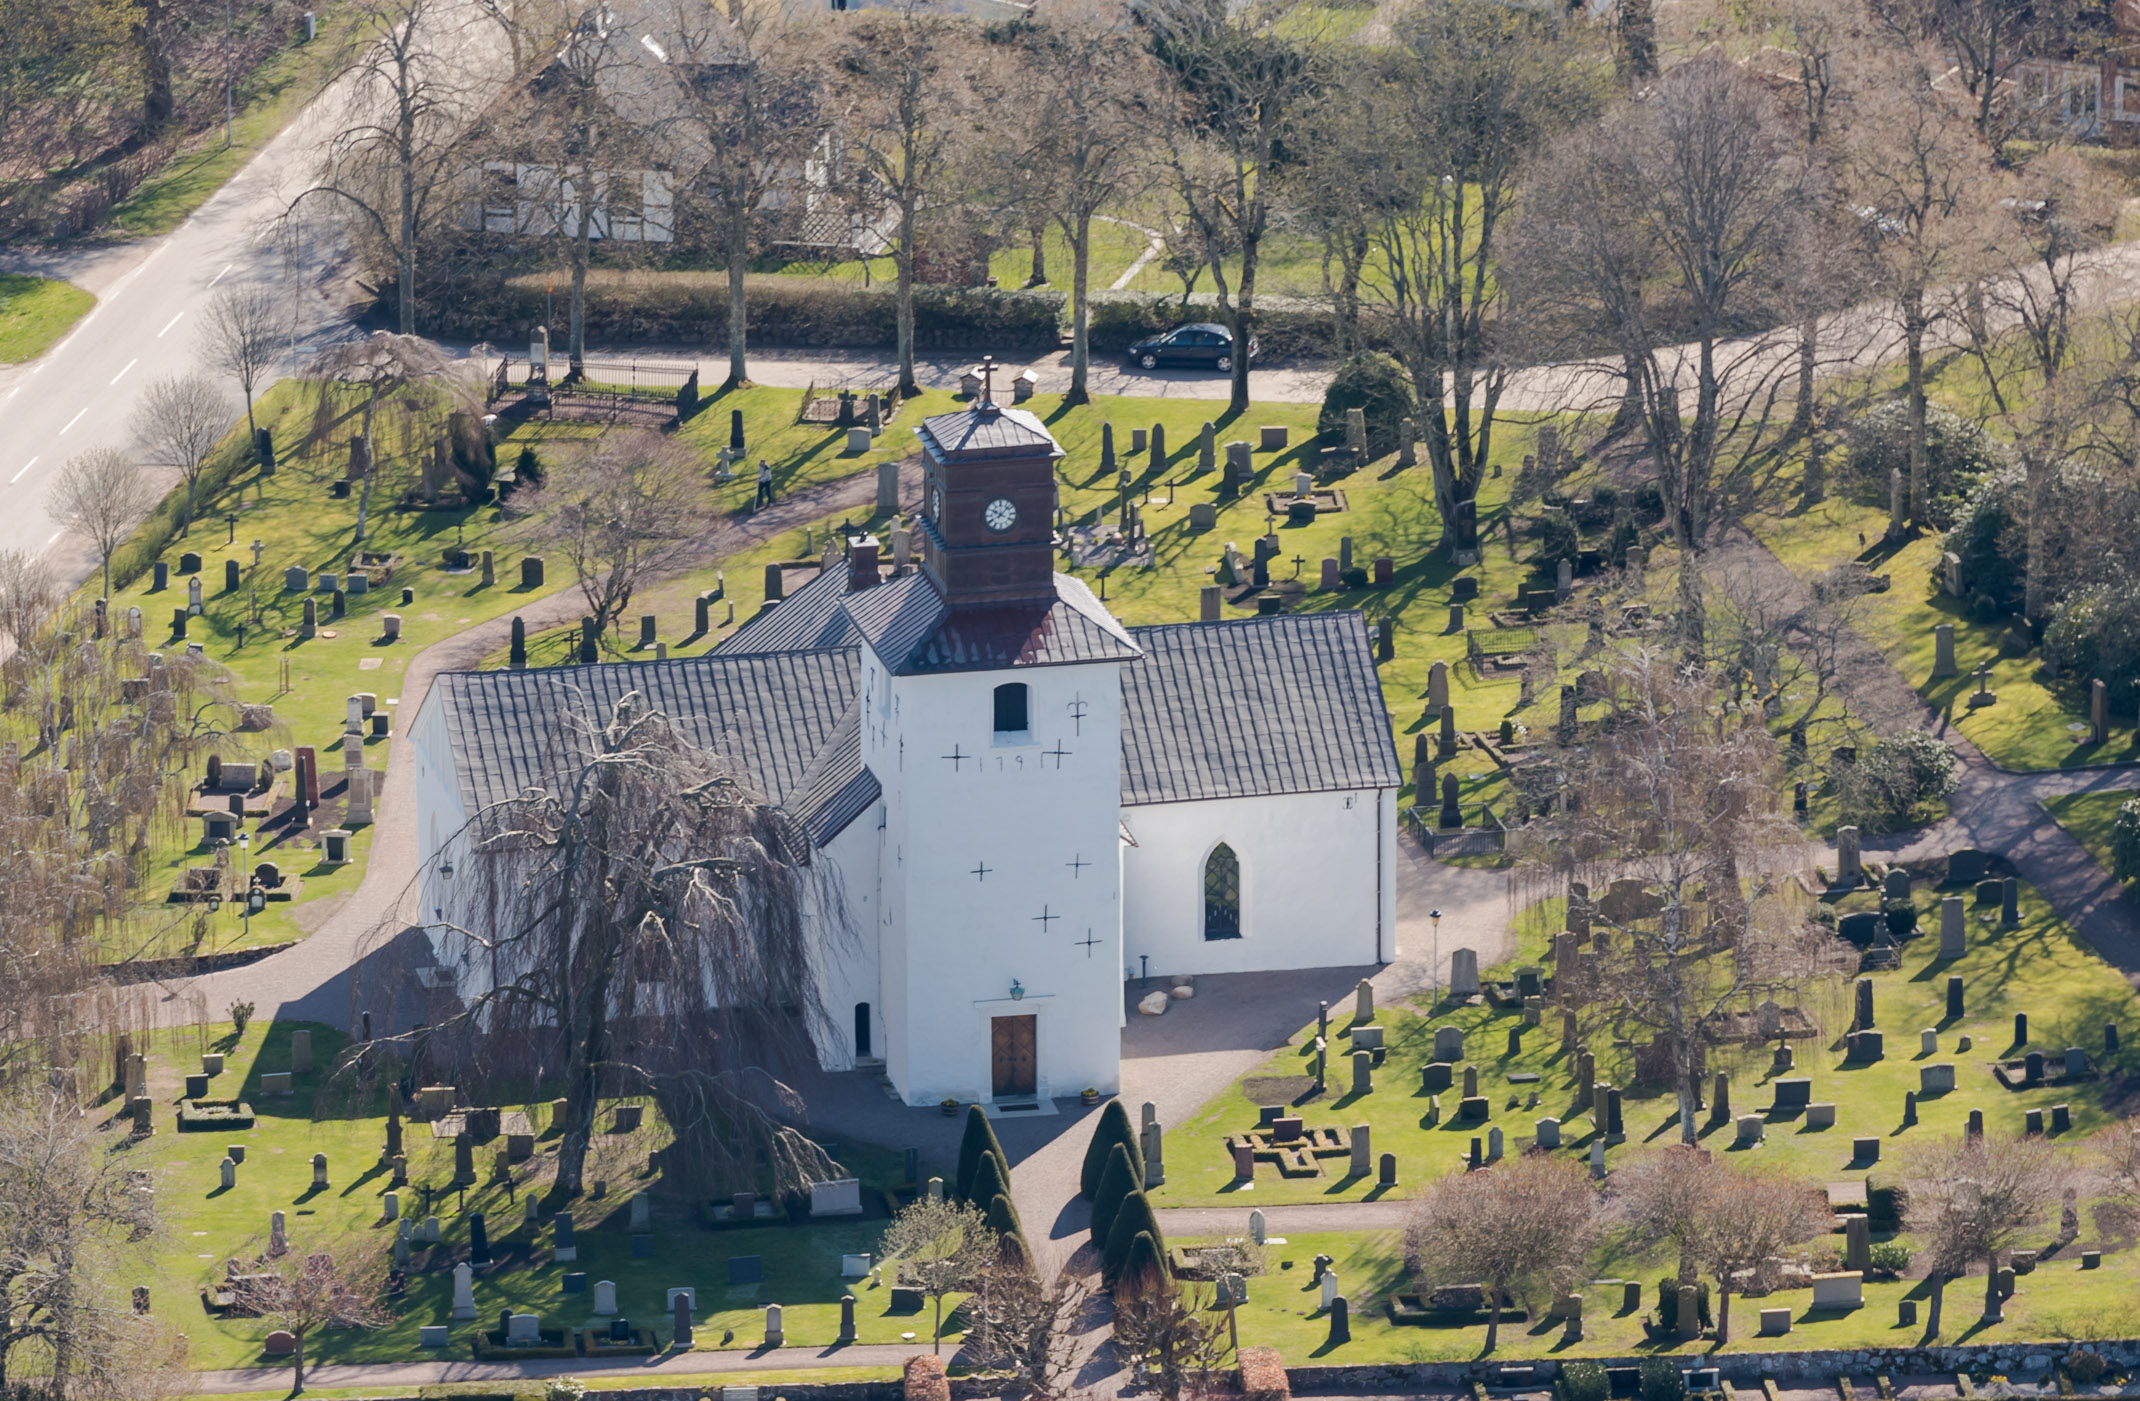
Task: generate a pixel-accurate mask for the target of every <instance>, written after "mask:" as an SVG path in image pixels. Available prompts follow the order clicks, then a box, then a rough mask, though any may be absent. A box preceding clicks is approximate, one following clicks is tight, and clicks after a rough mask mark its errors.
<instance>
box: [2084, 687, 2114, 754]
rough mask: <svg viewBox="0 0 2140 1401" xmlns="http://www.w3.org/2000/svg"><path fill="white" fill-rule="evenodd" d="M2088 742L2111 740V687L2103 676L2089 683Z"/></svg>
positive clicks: (2102, 742) (2101, 742) (2095, 742)
mask: <svg viewBox="0 0 2140 1401" xmlns="http://www.w3.org/2000/svg"><path fill="white" fill-rule="evenodd" d="M2088 742H2089V743H2090V744H2108V743H2109V742H2110V687H2109V685H2108V684H2106V683H2105V682H2104V681H2103V679H2102V678H2101V677H2097V678H2096V679H2095V680H2093V681H2091V682H2089V683H2088Z"/></svg>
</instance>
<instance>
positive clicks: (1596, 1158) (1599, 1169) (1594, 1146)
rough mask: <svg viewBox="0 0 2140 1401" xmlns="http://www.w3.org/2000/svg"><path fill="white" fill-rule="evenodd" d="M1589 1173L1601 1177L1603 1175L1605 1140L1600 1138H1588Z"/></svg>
mask: <svg viewBox="0 0 2140 1401" xmlns="http://www.w3.org/2000/svg"><path fill="white" fill-rule="evenodd" d="M1590 1175H1591V1176H1592V1177H1603V1176H1604V1175H1605V1140H1604V1139H1602V1138H1593V1139H1591V1140H1590Z"/></svg>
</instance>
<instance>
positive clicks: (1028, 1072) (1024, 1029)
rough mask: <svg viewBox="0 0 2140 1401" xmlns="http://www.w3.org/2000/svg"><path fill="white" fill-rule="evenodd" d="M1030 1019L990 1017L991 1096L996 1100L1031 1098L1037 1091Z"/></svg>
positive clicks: (1024, 1017)
mask: <svg viewBox="0 0 2140 1401" xmlns="http://www.w3.org/2000/svg"><path fill="white" fill-rule="evenodd" d="M1037 1020H1038V1019H1037V1018H1035V1017H1033V1016H1030V1015H1028V1016H1021V1017H991V1018H989V1023H988V1028H989V1036H988V1041H989V1060H990V1063H991V1065H992V1067H993V1070H992V1075H991V1086H992V1088H991V1094H992V1096H993V1097H994V1098H996V1099H1016V1098H1019V1097H1021V1096H1031V1095H1032V1094H1034V1093H1035V1092H1036V1091H1037V1090H1038V1088H1039V1080H1038V1076H1037V1074H1036V1071H1035V1068H1034V1061H1035V1055H1034V1047H1035V1042H1036V1040H1037V1036H1036V1033H1035V1023H1036V1021H1037Z"/></svg>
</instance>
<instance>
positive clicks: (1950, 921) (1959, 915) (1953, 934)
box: [1939, 895, 1968, 958]
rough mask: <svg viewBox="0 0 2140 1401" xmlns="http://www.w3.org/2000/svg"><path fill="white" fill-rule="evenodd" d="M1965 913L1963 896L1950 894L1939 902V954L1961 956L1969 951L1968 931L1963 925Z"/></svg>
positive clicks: (1941, 955) (1950, 956) (1946, 956)
mask: <svg viewBox="0 0 2140 1401" xmlns="http://www.w3.org/2000/svg"><path fill="white" fill-rule="evenodd" d="M1964 918H1965V915H1964V913H1963V910H1962V897H1961V896H1959V895H1949V896H1948V897H1947V898H1946V899H1944V900H1942V901H1940V902H1939V956H1940V957H1941V958H1960V957H1961V956H1962V955H1963V954H1965V953H1967V952H1968V946H1967V943H1966V940H1967V931H1966V930H1965V928H1964V926H1963V923H1962V921H1963V919H1964Z"/></svg>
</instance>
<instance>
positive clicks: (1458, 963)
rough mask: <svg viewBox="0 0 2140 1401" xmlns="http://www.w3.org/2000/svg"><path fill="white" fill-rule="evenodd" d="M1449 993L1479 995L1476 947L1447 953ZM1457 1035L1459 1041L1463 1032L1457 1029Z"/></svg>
mask: <svg viewBox="0 0 2140 1401" xmlns="http://www.w3.org/2000/svg"><path fill="white" fill-rule="evenodd" d="M1449 995H1450V996H1451V997H1477V996H1478V995H1479V954H1478V951H1477V950H1476V949H1457V950H1456V951H1455V952H1453V953H1451V954H1450V955H1449ZM1457 1036H1458V1039H1459V1042H1460V1043H1461V1039H1462V1036H1463V1033H1462V1032H1461V1031H1459V1032H1458V1033H1457Z"/></svg>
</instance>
